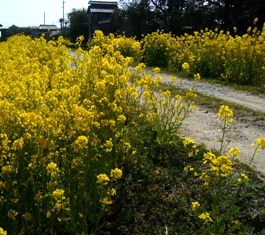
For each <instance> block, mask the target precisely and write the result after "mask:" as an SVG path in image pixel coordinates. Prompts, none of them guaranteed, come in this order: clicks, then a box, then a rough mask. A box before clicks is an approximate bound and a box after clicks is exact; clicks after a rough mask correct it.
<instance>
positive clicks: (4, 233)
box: [0, 227, 7, 235]
mask: <svg viewBox="0 0 265 235" xmlns="http://www.w3.org/2000/svg"><path fill="white" fill-rule="evenodd" d="M0 235H7V231H5V230H4V229H3V228H1V227H0Z"/></svg>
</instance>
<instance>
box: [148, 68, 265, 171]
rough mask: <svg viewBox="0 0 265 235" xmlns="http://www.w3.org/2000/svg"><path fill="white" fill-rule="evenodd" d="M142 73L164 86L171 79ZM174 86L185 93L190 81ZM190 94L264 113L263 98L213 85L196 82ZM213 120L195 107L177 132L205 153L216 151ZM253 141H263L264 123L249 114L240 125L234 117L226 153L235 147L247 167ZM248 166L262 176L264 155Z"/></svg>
mask: <svg viewBox="0 0 265 235" xmlns="http://www.w3.org/2000/svg"><path fill="white" fill-rule="evenodd" d="M145 72H146V73H147V74H152V75H153V76H154V77H157V76H161V77H162V78H163V82H165V83H170V82H171V81H172V80H171V78H172V76H170V75H168V74H162V73H161V74H155V75H154V74H153V73H152V72H150V71H148V70H147V71H145ZM176 85H177V86H178V87H180V88H184V89H189V88H191V87H192V86H193V81H190V80H187V79H179V80H177V84H176ZM194 90H195V91H196V92H197V93H201V94H204V95H207V96H209V97H216V98H219V99H222V100H224V101H228V102H233V103H236V104H239V105H242V106H243V107H246V108H248V109H251V110H255V111H259V112H262V113H265V96H262V95H260V96H254V95H251V94H250V93H248V92H244V91H240V90H236V89H233V88H231V87H227V86H223V85H219V84H218V85H213V84H210V83H208V82H204V81H199V82H197V83H196V86H195V88H194ZM217 118H218V114H217V113H216V112H213V111H212V110H210V109H209V108H207V107H205V106H197V110H196V111H193V112H192V113H191V114H190V116H189V117H188V118H187V119H185V120H184V122H183V125H182V127H181V128H180V135H181V136H183V137H189V138H191V139H193V140H194V141H195V142H196V143H199V144H204V145H205V146H206V147H207V148H208V149H220V139H221V134H222V129H221V127H220V126H219V125H220V123H219V122H218V121H217ZM246 120H247V122H246ZM257 138H265V126H264V120H259V119H258V118H257V117H253V116H252V115H251V114H249V115H247V117H244V122H241V121H240V120H239V119H237V118H236V117H235V118H234V120H233V122H232V124H230V126H229V129H228V133H227V135H226V150H229V148H230V147H238V148H239V149H240V150H241V154H240V160H241V161H243V162H245V163H247V164H248V163H249V161H250V159H251V157H252V155H253V152H254V150H255V147H253V146H252V145H251V144H252V143H254V142H256V140H257ZM251 166H252V167H254V168H255V169H256V170H257V171H260V172H261V173H263V174H265V151H261V152H260V153H259V154H258V155H256V156H255V158H254V161H253V162H252V164H251Z"/></svg>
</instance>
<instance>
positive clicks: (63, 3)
mask: <svg viewBox="0 0 265 235" xmlns="http://www.w3.org/2000/svg"><path fill="white" fill-rule="evenodd" d="M64 3H65V1H64V0H63V31H64Z"/></svg>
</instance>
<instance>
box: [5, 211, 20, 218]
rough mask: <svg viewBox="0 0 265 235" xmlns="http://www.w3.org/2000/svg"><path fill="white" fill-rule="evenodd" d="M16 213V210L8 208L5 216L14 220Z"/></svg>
mask: <svg viewBox="0 0 265 235" xmlns="http://www.w3.org/2000/svg"><path fill="white" fill-rule="evenodd" d="M17 215H18V212H16V211H15V210H12V209H11V210H9V211H8V213H7V216H8V218H9V219H12V220H14V219H15V218H16V216H17Z"/></svg>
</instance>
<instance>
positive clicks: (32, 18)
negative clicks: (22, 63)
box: [0, 0, 89, 28]
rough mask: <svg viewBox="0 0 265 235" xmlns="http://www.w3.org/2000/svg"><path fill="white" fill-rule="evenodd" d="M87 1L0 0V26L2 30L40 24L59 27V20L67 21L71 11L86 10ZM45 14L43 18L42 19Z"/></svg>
mask: <svg viewBox="0 0 265 235" xmlns="http://www.w3.org/2000/svg"><path fill="white" fill-rule="evenodd" d="M88 1H89V0H64V4H63V0H0V24H2V25H3V28H9V27H10V26H11V25H16V26H18V27H34V26H37V27H38V26H39V25H40V24H44V18H45V24H55V25H57V26H58V27H60V23H59V19H60V18H63V5H64V13H65V14H64V18H65V19H67V13H70V12H72V9H73V8H75V9H83V8H85V9H87V7H88ZM44 13H45V17H44Z"/></svg>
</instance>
